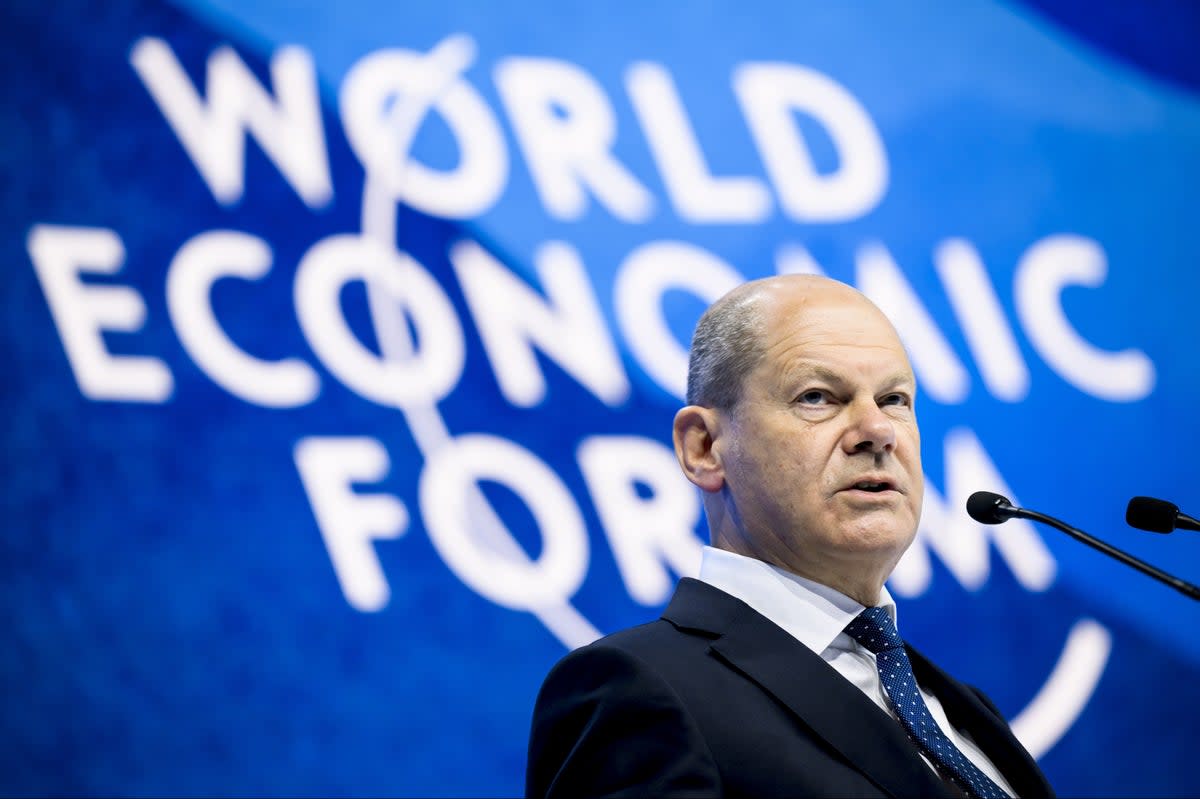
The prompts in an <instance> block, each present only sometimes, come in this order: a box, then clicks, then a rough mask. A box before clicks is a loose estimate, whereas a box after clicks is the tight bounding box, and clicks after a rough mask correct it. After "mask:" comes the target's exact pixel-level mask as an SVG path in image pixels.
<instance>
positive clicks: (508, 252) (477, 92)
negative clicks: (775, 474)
mask: <svg viewBox="0 0 1200 799" xmlns="http://www.w3.org/2000/svg"><path fill="white" fill-rule="evenodd" d="M412 6H414V7H408V6H406V5H404V4H395V3H383V2H376V1H375V0H364V2H356V3H340V4H332V3H330V4H318V3H313V4H303V5H300V6H297V5H296V4H292V3H283V2H256V3H245V2H241V3H234V2H229V1H228V0H189V1H188V2H178V3H173V4H171V3H164V2H161V0H119V1H118V2H112V3H105V4H89V3H82V2H75V1H73V0H72V1H69V2H64V3H60V4H56V5H55V6H54V7H53V8H50V7H47V6H45V5H44V4H40V3H32V2H25V1H24V0H17V1H16V2H10V3H8V4H7V5H6V6H5V7H4V9H3V10H0V43H2V44H3V46H2V47H0V64H2V65H3V69H4V74H5V75H6V76H7V79H6V82H5V87H4V89H3V93H2V95H0V96H2V97H3V99H4V102H3V104H0V130H2V131H3V133H2V134H0V136H2V137H3V146H2V147H0V211H2V212H3V213H2V217H0V231H2V234H0V256H2V257H3V263H4V265H5V270H6V273H5V280H6V282H5V291H4V292H3V294H0V303H2V304H3V309H2V310H3V312H2V313H0V343H2V345H3V348H4V352H6V353H7V355H8V358H9V365H8V368H7V370H6V377H5V379H4V381H3V384H2V388H0V404H2V409H0V410H2V413H0V436H2V441H3V446H4V460H3V470H4V472H3V478H4V491H3V494H2V495H0V497H2V500H0V501H2V502H3V505H2V507H0V510H2V511H3V518H4V519H5V529H4V532H3V534H2V535H0V573H2V574H3V580H2V581H0V603H2V605H0V607H2V608H3V610H4V614H3V618H4V622H3V625H2V626H0V679H2V680H3V684H4V686H5V693H4V701H3V704H2V705H0V734H2V735H3V740H4V741H5V746H4V747H3V750H2V752H3V753H2V754H0V775H2V776H0V793H2V794H4V795H28V794H44V795H131V796H133V795H137V796H141V795H189V796H191V795H195V796H200V795H203V796H214V795H247V794H253V795H259V794H261V795H293V796H300V795H304V796H307V795H313V796H315V795H330V794H338V795H363V796H367V795H412V796H468V795H478V796H496V795H517V794H519V793H520V792H521V789H522V779H523V768H524V747H525V739H526V734H527V731H528V722H529V714H530V710H531V708H532V704H533V699H534V696H535V694H536V692H537V688H538V686H539V685H540V682H541V679H542V678H543V676H544V675H545V673H546V671H547V670H548V669H549V667H550V666H551V665H552V664H553V663H554V661H555V660H557V659H558V658H559V657H561V656H562V655H563V654H564V653H565V652H566V651H567V650H568V649H569V648H571V647H574V646H577V645H580V644H582V643H585V642H587V641H589V640H591V639H592V638H594V637H596V636H598V635H600V634H603V633H606V632H610V631H612V630H616V629H619V628H621V627H624V626H628V625H631V624H635V623H639V622H641V621H644V620H647V619H650V618H654V617H655V616H656V615H657V613H658V612H659V610H660V609H661V607H662V606H663V604H664V603H665V601H666V599H667V597H668V596H669V594H670V590H671V587H672V586H673V584H674V582H675V580H676V579H677V578H678V577H679V576H681V575H688V574H691V573H693V572H694V571H695V569H696V567H697V565H698V562H699V551H700V547H701V545H702V543H703V535H704V523H703V519H702V517H701V513H700V503H699V497H698V496H697V494H696V493H695V490H694V489H693V488H692V487H691V486H690V485H689V484H687V483H686V481H684V480H683V478H682V476H680V475H679V474H678V472H677V468H676V466H675V464H674V459H673V455H672V453H671V450H670V436H669V427H670V421H671V418H672V415H673V414H674V411H675V409H676V408H677V407H678V406H679V405H680V404H681V394H682V385H683V379H684V371H683V370H684V365H685V363H686V347H687V342H688V338H689V336H690V332H691V329H692V326H693V325H694V323H695V320H696V318H697V317H698V315H699V313H700V312H701V310H702V309H703V308H704V306H705V305H706V304H707V303H708V302H710V301H711V300H712V299H715V298H716V297H717V296H719V295H720V294H721V293H723V292H724V291H725V290H726V289H727V288H729V287H731V286H732V285H734V284H736V283H737V282H740V281H741V280H744V279H748V278H755V277H762V276H766V275H771V274H776V273H785V272H798V271H800V272H818V273H823V274H827V275H830V276H832V277H836V278H838V279H841V280H845V281H847V282H849V283H851V284H853V285H855V286H858V287H859V288H860V289H862V290H863V291H864V292H866V293H867V294H868V295H870V296H871V297H872V298H874V299H875V300H876V302H877V303H879V304H880V306H881V307H883V308H884V309H885V311H886V312H887V313H888V314H889V316H891V318H892V319H893V321H894V322H895V323H896V325H897V327H898V328H899V330H900V332H901V335H902V337H903V338H904V341H905V344H906V346H907V347H908V349H909V352H910V355H911V358H912V360H913V364H914V369H915V371H916V373H917V378H918V381H919V383H920V385H921V396H920V399H919V401H918V414H919V418H920V421H921V428H922V433H923V457H924V466H925V470H926V474H927V485H928V489H927V490H928V493H929V496H927V497H926V502H925V508H924V515H923V520H922V525H921V529H920V531H919V536H918V540H917V543H916V544H915V545H914V547H913V549H912V550H911V551H910V552H909V553H908V555H906V557H905V559H904V560H903V561H902V562H901V564H900V565H899V567H898V568H897V570H896V573H895V574H894V575H893V577H892V579H891V581H890V582H889V586H890V588H891V590H892V592H893V593H894V594H895V595H896V596H897V597H898V598H899V600H900V603H901V607H900V623H901V629H902V631H903V632H904V634H905V635H906V637H908V638H910V639H911V640H913V641H915V642H917V643H918V645H919V646H921V648H922V649H923V650H925V651H927V652H929V653H930V654H931V655H932V656H933V657H934V659H935V660H937V661H939V662H940V663H942V664H944V665H945V666H946V667H947V669H948V670H949V671H951V672H952V673H954V674H955V675H956V676H959V677H961V678H963V679H965V680H967V681H970V682H972V683H974V684H976V685H978V686H980V687H981V688H983V689H984V690H985V691H986V692H987V693H988V694H989V695H990V696H991V697H992V698H993V699H994V700H995V701H996V702H997V704H998V705H999V707H1000V708H1001V709H1002V710H1003V711H1004V712H1005V714H1006V715H1007V716H1008V717H1009V718H1010V720H1011V721H1012V723H1013V726H1014V729H1015V730H1016V731H1017V734H1018V736H1019V737H1021V739H1022V740H1023V741H1024V742H1025V743H1026V745H1027V746H1028V747H1029V748H1030V750H1031V751H1033V752H1034V753H1035V755H1036V756H1037V757H1038V758H1039V760H1040V762H1041V764H1042V765H1043V767H1044V769H1045V771H1046V772H1047V774H1048V775H1049V776H1050V778H1051V781H1052V782H1053V784H1054V785H1055V786H1056V787H1057V789H1058V790H1059V792H1060V794H1062V795H1064V796H1085V795H1086V796H1129V795H1138V796H1150V795H1155V796H1193V795H1196V794H1197V793H1200V776H1198V775H1197V772H1196V770H1195V769H1194V768H1193V763H1194V753H1195V750H1196V747H1197V745H1198V744H1200V720H1198V719H1200V687H1198V686H1200V636H1197V634H1196V633H1197V631H1198V630H1200V605H1197V603H1195V602H1191V601H1189V600H1188V599H1187V598H1185V597H1184V596H1182V595H1181V594H1179V593H1177V592H1175V591H1172V590H1171V589H1170V588H1168V587H1166V586H1163V585H1161V584H1158V583H1155V582H1153V581H1151V580H1150V579H1148V578H1146V577H1145V576H1143V575H1140V574H1137V573H1135V572H1132V571H1130V570H1128V569H1126V568H1124V567H1122V566H1120V565H1119V564H1117V563H1115V562H1114V561H1112V560H1110V559H1107V558H1105V557H1104V556H1102V555H1101V554H1099V553H1097V552H1095V551H1093V550H1091V549H1087V548H1085V547H1083V546H1082V545H1080V544H1079V543H1077V542H1075V541H1073V540H1071V539H1069V538H1066V537H1063V536H1059V535H1058V534H1057V533H1055V532H1054V531H1052V530H1047V529H1044V528H1035V527H1034V526H1033V525H1031V524H1028V523H1026V522H1023V521H1014V522H1010V523H1008V524H1005V525H1003V526H1000V527H982V526H980V525H977V524H975V523H974V522H972V521H971V520H970V519H969V518H968V517H967V516H966V514H965V511H964V510H963V502H964V500H965V498H966V497H967V496H968V495H969V494H970V493H972V492H973V491H975V490H980V489H984V490H992V491H997V492H999V493H1003V494H1006V495H1008V496H1010V497H1012V498H1013V499H1014V501H1015V502H1017V503H1019V504H1022V505H1025V506H1028V507H1033V508H1037V509H1040V510H1043V511H1045V512H1047V513H1051V514H1054V515H1058V516H1062V517H1064V518H1066V519H1068V520H1070V521H1071V522H1072V523H1074V524H1076V525H1078V526H1079V527H1082V528H1083V529H1085V530H1087V531H1089V532H1091V533H1093V534H1095V535H1097V536H1098V537H1100V538H1103V539H1105V540H1107V541H1109V542H1111V543H1112V544H1114V545H1116V546H1119V547H1123V548H1126V549H1128V550H1130V551H1132V552H1133V553H1134V554H1136V555H1137V556H1138V557H1140V558H1143V559H1145V560H1147V561H1149V562H1151V563H1154V564H1156V565H1159V566H1161V567H1163V568H1165V569H1167V570H1169V571H1172V572H1174V573H1176V574H1179V575H1181V576H1182V577H1184V578H1185V579H1189V580H1191V581H1193V582H1197V581H1200V539H1198V538H1197V537H1196V535H1195V534H1191V533H1187V532H1177V533H1175V534H1174V535H1171V536H1155V535H1154V534H1152V533H1145V532H1141V531H1136V530H1132V529H1130V528H1129V527H1127V526H1126V525H1125V523H1124V521H1123V515H1124V510H1125V504H1126V502H1127V500H1128V499H1129V498H1130V497H1131V496H1134V495H1138V494H1145V495H1152V496H1161V497H1165V498H1168V499H1171V500H1172V501H1174V502H1176V503H1178V504H1179V505H1180V506H1181V507H1182V508H1183V509H1184V510H1185V511H1190V512H1191V513H1193V514H1196V513H1198V512H1200V490H1198V489H1197V487H1196V482H1195V479H1194V477H1193V472H1194V471H1195V466H1194V463H1193V461H1194V460H1195V453H1196V451H1197V450H1198V448H1200V425H1198V424H1197V422H1196V411H1195V409H1194V407H1193V402H1194V401H1195V398H1196V397H1197V396H1200V360H1198V359H1197V356H1196V354H1195V353H1196V346H1195V342H1196V338H1197V334H1196V319H1195V311H1194V308H1195V304H1196V299H1197V296H1198V294H1200V273H1198V272H1197V269H1196V264H1197V263H1200V240H1198V239H1197V237H1196V235H1195V232H1194V230H1193V227H1194V220H1195V219H1196V218H1197V215H1198V212H1200V194H1198V192H1197V185H1200V67H1198V63H1200V62H1197V61H1196V59H1195V58H1194V55H1193V53H1192V49H1193V43H1194V42H1195V41H1196V34H1198V33H1200V12H1197V11H1196V10H1195V9H1194V8H1193V7H1192V6H1191V5H1190V4H1186V3H1182V2H1181V3H1176V4H1172V3H1166V2H1160V3H1155V4H1149V5H1140V6H1138V11H1136V12H1135V11H1131V10H1129V9H1130V8H1132V6H1127V5H1125V4H1117V3H1111V4H1100V5H1099V6H1097V5H1096V4H1094V3H1089V4H1082V3H1080V4H1076V3H1066V2H1049V0H1043V1H1042V2H1037V3H1028V4H1019V3H994V2H983V0H970V2H955V3H946V2H932V1H930V2H916V3H905V4H888V5H884V4H823V3H808V2H805V3H783V2H769V1H768V0H761V2H751V3H745V2H741V3H736V4H733V3H704V4H686V5H684V4H677V3H643V4H638V5H637V6H636V7H635V6H633V5H630V6H628V7H627V8H626V7H614V6H613V5H612V4H608V5H592V6H585V7H577V8H571V7H568V6H566V4H555V3H548V2H540V0H539V1H538V2H535V1H534V0H529V1H528V2H522V3H508V4H492V3H485V2H470V1H469V0H448V1H447V2H440V3H428V4H420V5H417V4H412ZM1189 536H1190V537H1189ZM956 629H957V630H961V629H978V630H979V631H980V632H978V633H977V634H975V635H973V636H972V637H971V638H969V639H968V640H963V638H962V637H961V635H958V634H952V633H951V630H956Z"/></svg>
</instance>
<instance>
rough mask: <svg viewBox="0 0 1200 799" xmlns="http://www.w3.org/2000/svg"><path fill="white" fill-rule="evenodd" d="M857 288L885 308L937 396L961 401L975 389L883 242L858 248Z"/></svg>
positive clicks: (921, 379)
mask: <svg viewBox="0 0 1200 799" xmlns="http://www.w3.org/2000/svg"><path fill="white" fill-rule="evenodd" d="M857 267H858V269H857V271H858V288H859V290H860V291H862V293H863V294H866V295H867V296H868V297H870V298H871V299H872V300H873V301H874V302H875V304H876V305H878V306H879V307H880V309H882V310H883V312H884V313H885V314H887V317H888V318H889V319H891V321H892V324H893V325H895V326H896V331H897V332H898V333H899V334H900V339H901V340H902V341H903V342H904V346H905V348H906V349H907V350H908V354H909V357H910V358H912V365H913V371H914V372H916V373H917V378H918V379H917V383H918V384H919V385H920V386H921V387H922V388H923V389H924V390H925V391H927V392H929V396H931V397H933V398H934V399H935V400H937V401H938V402H941V403H945V404H947V405H953V404H957V403H960V402H962V401H963V400H965V399H966V398H967V392H968V390H969V389H970V387H971V382H970V377H969V376H968V375H967V370H966V369H965V368H964V367H963V365H962V362H961V361H959V359H958V356H957V355H955V354H954V350H953V349H951V348H950V344H949V343H948V342H947V341H946V337H945V336H943V335H942V332H941V330H939V329H938V326H937V324H936V323H935V322H934V321H933V318H932V317H931V316H930V315H929V311H927V310H926V309H925V306H924V305H923V304H922V303H921V298H920V297H918V296H917V293H916V292H915V291H914V290H913V287H912V286H911V285H910V284H909V282H908V279H907V278H906V277H905V276H904V273H903V272H901V271H900V267H898V266H897V265H896V262H895V261H893V260H892V256H891V254H890V253H889V252H888V251H887V249H886V248H885V247H884V246H883V245H882V244H864V245H863V246H862V247H861V248H859V251H858V260H857Z"/></svg>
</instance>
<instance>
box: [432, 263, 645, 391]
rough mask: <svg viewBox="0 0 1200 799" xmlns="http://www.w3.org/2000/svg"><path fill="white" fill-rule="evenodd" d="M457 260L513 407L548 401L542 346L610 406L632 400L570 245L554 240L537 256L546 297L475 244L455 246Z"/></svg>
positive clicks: (583, 271) (461, 280) (490, 356)
mask: <svg viewBox="0 0 1200 799" xmlns="http://www.w3.org/2000/svg"><path fill="white" fill-rule="evenodd" d="M450 260H451V262H452V263H453V264H454V270H455V272H456V273H457V274H458V280H459V283H460V284H461V285H462V288H463V293H464V294H465V295H466V298H467V303H468V305H470V306H471V313H472V315H473V316H474V318H475V323H476V324H477V325H478V326H479V333H480V337H481V338H482V339H483V345H484V349H485V350H487V354H488V359H489V360H490V361H491V362H492V369H493V370H494V371H495V373H496V379H497V380H498V381H499V383H500V390H501V391H503V392H504V396H505V397H507V398H508V400H509V402H511V403H513V404H514V405H517V406H520V407H525V408H528V407H531V406H534V405H537V404H538V403H540V402H541V401H542V400H543V399H544V398H545V396H546V379H545V376H544V375H543V374H542V371H541V369H540V368H539V367H538V362H537V357H536V356H535V355H534V351H533V348H534V345H535V344H536V346H537V348H538V349H539V350H540V351H541V352H543V353H545V354H546V355H547V356H549V357H550V358H552V359H553V360H554V362H555V363H557V364H558V365H559V366H561V367H562V368H563V369H565V370H566V371H567V372H568V373H569V374H570V375H571V376H572V377H574V378H575V379H577V380H578V381H579V382H580V383H582V384H583V385H584V386H585V387H587V389H588V390H589V391H591V392H592V393H593V394H595V395H596V396H597V397H598V398H599V399H600V400H602V401H603V402H605V403H606V404H608V405H619V404H620V403H622V402H624V401H625V399H626V398H628V396H629V381H628V380H627V379H626V377H625V372H624V370H623V369H622V367H621V359H620V357H619V356H618V355H617V350H616V347H615V345H614V344H613V340H612V337H611V336H610V335H609V332H608V328H607V327H606V326H605V324H604V317H603V316H602V315H601V313H600V308H599V307H598V306H597V304H596V298H595V295H594V293H593V292H592V287H591V285H590V283H589V282H588V276H587V270H586V269H585V268H584V265H583V262H582V261H581V260H580V258H579V255H578V254H577V253H576V252H575V250H573V249H572V248H571V247H570V246H569V245H567V244H563V243H561V242H549V243H547V244H545V245H543V246H542V247H541V248H540V249H539V250H538V253H537V254H536V255H535V256H534V264H535V266H536V268H537V274H538V279H539V280H540V281H541V282H542V285H543V286H544V287H545V291H546V297H544V298H543V297H542V296H541V295H539V294H538V293H537V292H535V291H533V290H532V289H530V288H529V286H528V285H526V284H525V282H524V281H522V280H520V279H519V278H517V277H516V276H515V275H513V274H512V272H510V271H509V270H508V269H506V268H504V266H503V265H501V264H500V263H499V262H498V261H497V260H496V259H495V258H493V257H492V256H491V255H490V254H488V252H487V251H486V250H484V249H483V248H482V247H480V246H479V245H478V244H476V243H475V242H472V241H463V242H460V243H459V244H457V245H455V246H454V248H453V249H452V250H451V252H450Z"/></svg>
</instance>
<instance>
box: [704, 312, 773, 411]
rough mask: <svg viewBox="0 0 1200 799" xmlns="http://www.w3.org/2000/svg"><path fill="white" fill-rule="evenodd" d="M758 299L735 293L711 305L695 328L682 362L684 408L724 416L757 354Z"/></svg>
mask: <svg viewBox="0 0 1200 799" xmlns="http://www.w3.org/2000/svg"><path fill="white" fill-rule="evenodd" d="M760 300H761V294H760V293H759V292H758V291H755V290H753V289H751V290H745V289H743V290H740V291H739V290H735V291H733V292H730V293H729V294H727V295H725V296H724V297H722V298H721V299H719V300H717V301H716V302H715V303H713V304H712V305H711V306H709V308H708V310H706V311H705V312H704V313H703V315H701V317H700V321H699V322H697V323H696V332H695V333H694V334H693V335H692V349H691V354H690V355H689V357H688V377H687V403H688V405H703V406H705V407H709V408H717V409H719V410H723V411H727V410H730V409H731V408H733V406H734V405H736V404H737V402H738V400H739V399H741V395H742V385H743V384H744V383H745V380H746V375H748V374H749V373H750V372H751V371H752V370H753V369H754V367H755V366H757V365H758V362H759V360H760V359H761V358H762V355H763V334H764V331H765V321H764V314H763V312H762V303H761V302H760Z"/></svg>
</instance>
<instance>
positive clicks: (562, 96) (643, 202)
mask: <svg viewBox="0 0 1200 799" xmlns="http://www.w3.org/2000/svg"><path fill="white" fill-rule="evenodd" d="M495 79H496V86H497V88H498V89H499V90H500V99H501V100H503V102H504V105H505V107H506V108H507V109H508V116H509V119H510V120H511V121H512V125H513V130H514V132H515V133H516V134H517V141H518V143H519V144H520V146H521V150H522V152H523V153H524V154H525V161H526V163H528V164H529V170H530V173H531V174H532V176H533V182H534V185H535V186H536V187H537V190H538V194H539V195H540V196H541V198H542V203H543V205H545V206H546V211H547V213H549V214H550V215H551V216H553V217H555V218H556V219H563V220H576V219H579V218H581V217H582V216H583V214H584V211H585V210H586V209H587V198H586V195H585V194H584V187H585V186H586V187H587V188H588V189H590V190H591V192H592V195H593V196H594V197H595V198H596V199H597V200H599V201H600V202H601V203H602V204H603V205H604V206H605V207H607V208H608V210H609V212H610V213H612V215H613V216H615V217H617V218H619V219H622V220H624V221H626V222H644V221H645V220H647V219H648V218H649V217H650V215H651V214H652V213H653V212H654V197H653V195H651V194H650V192H649V191H648V190H647V189H646V187H644V186H643V185H642V184H641V183H639V182H638V180H637V178H635V177H634V176H633V175H632V174H631V173H630V172H629V170H628V169H626V168H625V167H624V166H623V165H622V164H621V162H620V161H618V160H617V159H616V158H615V157H614V156H613V155H612V152H611V148H612V145H613V141H614V139H615V138H616V128H617V123H616V116H615V115H614V114H613V110H612V106H611V105H610V104H609V102H608V97H606V96H605V94H604V90H603V89H602V88H601V87H600V85H599V84H598V83H596V81H595V79H594V78H592V76H591V75H588V74H587V73H586V72H585V71H584V70H583V69H581V68H580V67H578V66H575V65H574V64H570V63H568V62H566V61H558V60H553V59H548V58H506V59H504V60H503V61H501V62H500V63H499V64H497V66H496V71H495Z"/></svg>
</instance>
